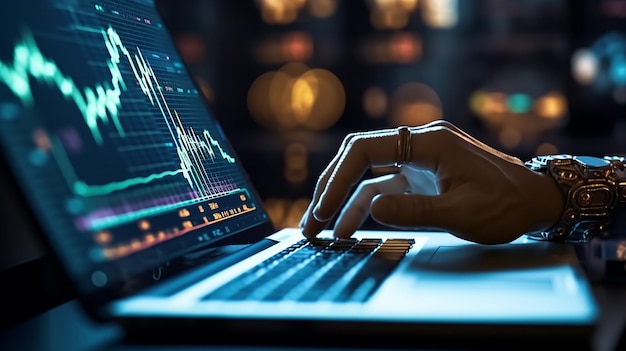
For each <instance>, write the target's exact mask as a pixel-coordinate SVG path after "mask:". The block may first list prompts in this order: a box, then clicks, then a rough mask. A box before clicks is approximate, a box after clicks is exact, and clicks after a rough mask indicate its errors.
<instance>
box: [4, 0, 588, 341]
mask: <svg viewBox="0 0 626 351" xmlns="http://www.w3.org/2000/svg"><path fill="white" fill-rule="evenodd" d="M0 13H1V14H2V21H0V30H2V33H3V36H2V37H1V38H0V43H1V46H0V145H1V146H2V152H1V153H0V154H1V155H2V158H3V162H2V163H0V165H2V170H3V171H5V168H6V170H8V171H10V173H11V174H12V175H13V179H14V180H15V185H16V186H17V188H18V189H19V190H20V191H21V194H22V195H23V198H19V199H18V198H16V199H15V201H16V204H21V202H22V201H24V202H25V203H27V204H28V206H27V207H28V208H29V211H25V212H24V213H25V214H24V216H25V218H24V219H23V220H28V221H34V222H36V223H38V224H39V227H41V233H42V234H43V235H44V237H45V239H46V240H45V241H46V243H47V244H48V245H49V246H50V247H51V249H52V251H53V252H54V253H55V256H56V257H57V258H58V259H59V261H60V264H61V266H62V267H63V269H64V271H65V272H66V273H67V275H68V276H69V277H70V279H71V281H72V282H73V283H74V285H75V288H76V290H77V292H78V295H79V297H80V301H81V302H82V303H83V305H84V306H85V309H86V311H87V312H88V313H90V315H92V316H93V317H94V318H98V319H104V320H118V321H122V322H124V323H125V324H126V325H127V327H129V328H131V329H133V328H139V329H141V328H144V327H147V328H164V329H168V330H183V329H185V330H186V331H188V332H192V331H193V330H195V331H196V332H200V333H206V329H205V328H206V327H207V326H211V328H213V330H216V331H217V330H221V331H230V332H233V331H234V332H239V331H244V330H245V331H248V332H253V331H257V332H269V331H275V332H279V333H284V332H286V331H288V330H289V331H297V330H299V328H300V327H302V326H308V327H311V325H315V326H316V330H317V331H326V332H330V333H350V332H352V333H357V334H358V333H359V332H362V331H363V330H368V331H369V332H372V333H374V331H384V332H391V333H393V334H394V335H396V336H400V335H402V334H403V333H406V334H404V335H403V336H408V337H415V335H428V334H432V335H436V334H441V333H443V332H445V334H447V333H461V334H462V335H465V336H468V335H476V336H482V335H484V334H483V333H486V332H487V331H488V333H491V334H492V335H493V334H494V333H496V336H497V335H501V336H511V335H517V336H520V335H522V333H526V332H528V333H530V332H533V333H534V334H537V335H542V336H546V337H547V336H553V335H556V334H555V333H557V332H560V333H561V334H558V335H563V334H567V335H572V336H575V337H576V338H580V337H581V335H585V336H588V335H589V332H590V331H591V330H592V328H593V326H594V323H595V318H596V309H595V304H594V302H593V299H592V296H591V293H590V291H589V289H588V286H587V284H586V282H585V280H584V278H583V277H582V276H581V274H580V272H578V270H577V269H576V262H575V261H574V260H573V256H572V255H571V252H570V251H569V250H568V247H566V246H564V245H561V246H558V245H556V246H555V245H552V246H551V245H546V243H539V242H534V243H527V242H525V241H523V240H519V241H517V242H515V243H513V244H511V245H505V246H504V247H493V248H492V247H481V246H479V245H475V244H471V243H467V242H463V241H461V240H459V239H457V238H455V237H453V236H451V235H448V234H447V233H414V232H366V231H361V232H359V233H357V235H356V238H355V240H346V241H336V240H324V238H322V240H319V241H311V242H308V241H306V240H303V237H302V235H301V234H300V233H299V232H298V230H296V229H285V230H282V231H280V232H278V233H274V232H273V228H272V225H271V223H270V221H269V219H268V216H267V214H266V212H265V211H264V210H263V208H262V205H261V202H260V199H259V197H258V196H257V194H256V192H255V190H254V188H253V187H252V185H251V184H250V182H249V180H248V178H247V176H246V174H245V172H244V171H243V169H242V167H241V165H240V164H239V163H238V158H237V155H236V154H235V152H234V150H233V149H232V147H231V146H230V144H229V142H228V140H227V138H226V137H225V136H224V133H223V132H222V129H221V128H220V126H219V124H218V123H217V122H216V120H215V118H214V116H212V115H211V114H210V112H209V111H208V109H207V107H206V106H205V105H204V103H203V100H202V98H201V97H200V96H199V93H198V90H197V88H196V87H195V85H194V83H193V80H192V79H191V78H190V76H189V74H188V73H187V71H186V69H185V67H184V65H183V62H182V60H181V58H180V57H179V55H178V54H177V52H176V50H175V48H174V45H173V43H172V41H171V39H170V37H169V35H168V33H167V31H166V29H165V28H164V27H163V23H162V21H161V19H160V18H159V16H158V14H157V12H156V11H155V8H154V4H153V3H152V1H148V0H124V1H122V0H102V1H97V2H91V1H74V0H64V1H21V2H18V3H6V2H3V3H2V4H0ZM323 235H328V236H330V233H329V232H324V234H323ZM348 251H349V252H348ZM447 256H449V257H453V258H454V259H455V260H454V261H448V259H447V258H446V257H447ZM319 257H323V258H326V259H330V261H328V262H331V263H323V264H319V265H318V264H317V263H312V262H314V258H319ZM511 257H514V258H516V259H515V260H513V261H512V260H511ZM525 258H528V259H529V260H525ZM543 258H545V259H543ZM391 261H393V262H392V264H391V263H390V262H391ZM285 262H287V264H285ZM339 263H341V264H343V265H344V267H347V268H346V269H345V272H344V273H345V275H341V276H339V275H335V276H333V277H331V278H329V275H326V274H325V273H329V274H330V273H332V272H337V271H338V269H337V268H338V267H339ZM305 266H307V267H309V268H311V267H313V268H314V269H309V270H308V271H304V272H305V273H302V271H298V268H299V267H305ZM278 267H280V268H278ZM361 268H366V269H361ZM267 272H270V273H271V274H269V275H271V276H272V277H274V278H276V277H279V278H280V280H279V281H273V282H259V280H258V279H259V277H261V276H263V275H267V274H265V273H267ZM369 272H371V275H370V274H369ZM235 277H238V278H237V279H234V278H235ZM322 281H328V282H329V284H330V285H329V287H324V286H322V285H320V284H321V283H320V282H322ZM257 283H258V284H257ZM279 287H280V288H281V289H282V288H284V287H289V288H290V289H285V290H279V289H278V288H279ZM343 288H349V289H350V290H345V289H343ZM315 289H317V290H315ZM248 290H250V291H248ZM346 291H349V293H346ZM244 292H245V293H244ZM248 293H250V294H248ZM253 296H257V297H258V296H262V297H263V298H259V299H257V298H255V297H253ZM270 297H271V298H270ZM304 297H307V298H306V299H305V298H304ZM335 297H339V298H337V299H335ZM146 320H149V321H150V323H145V321H146ZM136 321H139V322H140V323H139V324H134V322H136ZM200 321H203V322H205V323H200ZM225 321H229V322H232V323H225ZM285 321H288V322H289V323H283V322H285ZM174 322H175V323H174ZM302 323H304V324H302ZM312 323H313V324H312ZM442 325H445V326H446V327H445V328H444V329H442V328H441V327H442ZM472 325H474V326H476V325H481V326H483V327H484V326H489V327H490V328H482V329H479V330H476V328H472V327H471V326H472ZM520 327H523V328H526V329H524V332H520V329H519V328H520ZM363 328H365V329H363ZM508 328H513V329H511V330H509V329H508ZM516 328H517V329H516ZM150 330H154V329H150ZM306 330H307V333H309V332H312V330H311V329H310V328H307V329H306ZM470 330H472V332H471V333H470ZM300 331H301V332H302V331H303V330H300ZM478 331H480V332H481V333H478ZM581 331H584V332H585V333H580V332H581ZM475 332H476V334H474V333H475ZM461 334H459V335H461ZM534 334H533V335H534ZM529 335H530V334H529ZM214 336H216V335H214Z"/></svg>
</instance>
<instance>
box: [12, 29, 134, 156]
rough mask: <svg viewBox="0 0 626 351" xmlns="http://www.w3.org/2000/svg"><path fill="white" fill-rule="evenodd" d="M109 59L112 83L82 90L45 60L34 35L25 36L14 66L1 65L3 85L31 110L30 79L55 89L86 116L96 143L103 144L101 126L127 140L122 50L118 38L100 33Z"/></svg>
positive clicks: (15, 54) (49, 61) (106, 33)
mask: <svg viewBox="0 0 626 351" xmlns="http://www.w3.org/2000/svg"><path fill="white" fill-rule="evenodd" d="M101 33H102V35H103V37H104V41H105V45H106V48H107V50H108V52H109V55H110V59H109V60H108V62H107V67H108V69H109V71H110V73H111V81H110V82H104V83H97V84H95V85H94V87H93V88H92V87H84V88H82V89H81V88H79V87H78V86H77V85H76V83H75V82H74V79H73V78H72V77H69V76H66V75H65V74H63V72H61V70H60V69H59V67H58V66H57V65H56V63H55V62H54V61H52V60H49V59H48V58H46V57H45V56H44V55H43V54H42V53H41V50H40V49H39V46H38V45H37V43H36V42H35V39H34V37H33V35H32V34H31V33H30V32H26V33H25V34H24V35H23V38H22V40H21V41H20V42H19V43H17V44H16V45H15V47H14V50H13V62H12V63H10V64H5V63H4V62H0V81H2V82H4V83H5V84H6V86H7V87H8V88H9V89H10V90H11V91H12V92H13V94H15V96H17V97H18V98H19V99H20V100H21V101H22V104H24V105H25V106H31V105H32V104H33V96H32V90H31V83H30V77H32V78H34V79H35V80H37V81H38V82H44V83H46V84H49V85H52V86H53V87H56V88H57V89H58V90H59V91H60V92H61V94H62V95H63V96H64V97H65V98H66V99H68V100H70V101H72V102H73V103H74V104H75V105H76V107H77V108H78V110H79V111H80V112H81V114H82V115H83V119H84V120H85V123H86V124H87V126H88V127H89V129H90V131H91V134H92V135H93V138H94V140H95V141H96V142H97V143H98V144H102V143H103V139H102V134H101V132H100V130H99V127H98V122H99V121H101V122H103V123H109V122H112V123H113V124H114V125H115V128H116V130H117V132H118V134H119V135H120V136H124V129H123V128H122V125H121V123H120V120H119V110H120V108H121V106H122V104H121V100H120V96H121V94H122V91H123V90H126V83H125V82H124V79H123V78H122V72H121V71H120V69H119V66H118V64H119V62H120V50H119V47H118V46H117V45H115V42H114V40H115V38H114V37H113V38H111V36H110V35H109V32H107V31H105V30H101Z"/></svg>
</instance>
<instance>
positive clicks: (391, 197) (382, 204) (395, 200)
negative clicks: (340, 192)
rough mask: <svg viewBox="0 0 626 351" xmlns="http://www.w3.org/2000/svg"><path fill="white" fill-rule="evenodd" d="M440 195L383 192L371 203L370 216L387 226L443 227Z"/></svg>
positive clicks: (443, 215) (444, 214)
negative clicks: (383, 193)
mask: <svg viewBox="0 0 626 351" xmlns="http://www.w3.org/2000/svg"><path fill="white" fill-rule="evenodd" d="M442 200H443V199H442V196H441V195H421V194H385V195H378V196H376V197H375V198H374V199H373V200H372V203H371V206H370V210H371V216H372V218H373V219H374V220H375V221H377V222H379V223H381V224H385V225H388V226H396V227H434V228H439V229H445V227H446V223H445V218H446V217H447V215H446V211H445V210H443V208H442Z"/></svg>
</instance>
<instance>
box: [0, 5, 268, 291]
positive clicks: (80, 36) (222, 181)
mask: <svg viewBox="0 0 626 351" xmlns="http://www.w3.org/2000/svg"><path fill="white" fill-rule="evenodd" d="M0 14H1V15H0V17H1V19H2V20H1V21H0V31H1V32H2V36H1V37H0V43H1V44H0V144H1V146H2V154H3V156H4V157H5V159H6V161H7V162H6V163H7V165H8V166H9V168H10V169H11V170H12V171H13V173H14V174H15V178H16V179H17V182H18V183H19V184H18V185H19V186H18V188H19V189H20V190H21V191H22V192H23V193H24V195H25V197H26V199H27V201H28V202H29V204H30V207H31V209H32V211H33V213H34V217H33V218H36V219H37V220H38V221H39V222H40V223H41V227H42V229H43V232H44V233H45V234H46V235H47V236H49V240H48V241H49V242H50V244H51V245H52V248H53V249H54V251H55V252H56V253H57V254H58V256H59V257H60V259H61V261H62V262H61V263H62V264H63V265H64V266H65V268H66V270H67V271H68V272H69V273H70V275H71V276H72V277H74V278H77V279H75V280H76V281H79V282H81V283H80V286H79V288H81V289H82V290H85V291H94V290H97V289H98V288H104V287H107V286H111V285H114V284H118V283H120V281H121V280H122V277H125V278H128V277H129V276H133V275H134V274H136V273H139V272H145V271H148V270H149V269H150V268H153V267H156V266H158V265H162V264H163V262H167V261H168V260H171V259H172V258H174V257H179V256H181V255H182V254H184V253H187V252H190V251H193V250H197V249H199V248H203V247H206V246H207V245H212V244H215V243H217V242H220V243H223V242H229V241H231V242H235V241H236V240H233V239H234V238H235V237H236V236H237V235H243V234H242V233H243V232H245V231H246V230H247V229H250V228H253V227H257V226H259V225H260V224H265V225H267V223H268V222H269V220H268V216H267V215H266V213H265V212H264V211H263V209H262V208H261V206H260V201H259V199H258V197H257V196H256V194H255V193H254V191H253V190H252V189H251V187H250V184H249V182H248V180H247V176H246V174H245V173H244V172H243V171H242V169H241V166H240V165H239V164H238V159H237V156H236V155H235V153H234V151H233V150H232V149H231V147H230V146H229V143H228V141H227V140H226V138H225V136H224V134H223V132H222V130H221V128H220V127H219V125H218V124H217V123H216V120H215V118H214V116H212V115H210V113H209V112H208V110H207V108H206V105H205V104H204V101H203V99H202V98H201V96H200V95H199V94H200V93H199V91H198V89H197V88H196V86H195V85H194V82H193V79H191V78H190V76H189V74H188V72H187V71H186V69H185V67H184V65H183V62H182V60H181V58H180V57H179V55H178V54H177V52H176V50H175V47H174V45H173V43H172V41H171V39H170V37H169V34H168V32H167V30H166V28H165V27H164V25H163V23H162V22H161V20H160V18H159V15H158V13H157V12H156V10H155V8H154V5H153V3H152V1H148V0H124V1H111V0H99V1H76V0H61V1H58V0H54V1H53V0H45V1H39V0H37V1H35V0H24V1H18V2H7V1H3V2H1V3H0ZM3 186H6V185H3ZM266 234H267V233H266ZM224 239H229V240H224Z"/></svg>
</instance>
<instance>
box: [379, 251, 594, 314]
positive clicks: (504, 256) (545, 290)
mask: <svg viewBox="0 0 626 351" xmlns="http://www.w3.org/2000/svg"><path fill="white" fill-rule="evenodd" d="M392 295H394V296H395V298H394V299H395V301H405V300H406V301H411V302H410V303H409V304H408V305H407V304H405V305H404V306H397V305H395V304H393V303H385V302H384V301H385V300H390V299H391V297H392ZM398 295H405V296H398ZM375 300H376V303H375V304H373V306H375V307H374V308H375V309H385V310H386V311H388V312H389V311H393V313H405V314H406V315H407V316H409V315H413V316H415V315H419V316H423V317H424V318H426V319H429V318H434V319H438V318H444V319H445V318H453V319H457V320H459V321H463V320H475V319H476V318H477V317H478V318H483V319H484V320H485V321H489V320H503V319H504V320H507V319H509V320H510V321H512V322H518V321H519V322H524V321H530V320H542V321H544V322H545V321H555V322H564V321H567V323H572V322H573V323H576V321H585V320H588V319H589V318H592V317H593V315H594V313H595V302H594V300H593V298H592V294H591V292H590V289H589V286H588V284H587V281H586V280H585V278H584V277H583V276H581V275H580V272H579V271H578V270H577V269H576V259H575V255H574V252H573V251H572V250H571V248H570V247H568V246H566V245H565V244H555V243H544V242H530V243H513V244H505V245H494V246H486V245H478V244H473V243H461V244H458V245H449V246H445V245H444V246H438V247H437V246H435V247H426V248H423V249H422V252H420V254H419V255H416V256H415V257H414V258H413V259H412V260H411V262H408V263H407V264H406V265H405V266H404V267H403V268H402V270H401V272H398V274H396V275H395V276H394V277H393V279H391V281H389V284H387V285H386V286H385V287H384V288H383V289H381V291H380V294H378V295H377V296H376V299H375ZM402 311H404V312H402Z"/></svg>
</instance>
